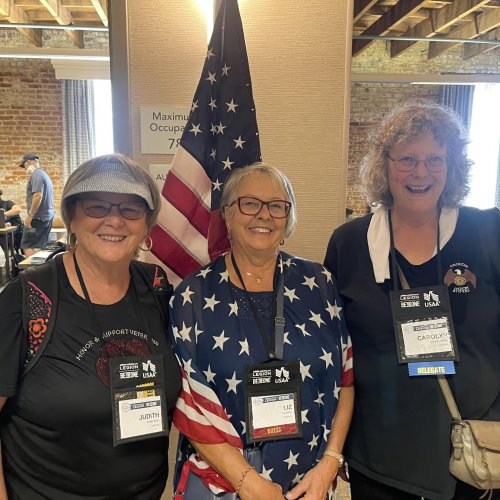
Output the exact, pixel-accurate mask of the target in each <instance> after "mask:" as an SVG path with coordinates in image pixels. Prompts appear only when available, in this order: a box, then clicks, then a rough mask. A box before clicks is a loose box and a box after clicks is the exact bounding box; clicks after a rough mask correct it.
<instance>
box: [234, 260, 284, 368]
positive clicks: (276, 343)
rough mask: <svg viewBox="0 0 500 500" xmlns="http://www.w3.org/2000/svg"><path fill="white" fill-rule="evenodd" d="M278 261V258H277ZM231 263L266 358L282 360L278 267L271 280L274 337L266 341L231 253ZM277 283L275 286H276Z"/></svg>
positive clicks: (282, 320) (282, 289) (257, 312)
mask: <svg viewBox="0 0 500 500" xmlns="http://www.w3.org/2000/svg"><path fill="white" fill-rule="evenodd" d="M278 260H280V258H279V257H278ZM231 262H232V264H233V267H234V270H235V271H236V275H237V276H238V279H239V280H240V282H241V284H242V286H243V290H244V291H245V298H246V300H247V302H248V303H249V304H250V307H251V308H252V313H253V316H254V318H255V321H256V322H257V327H258V330H259V333H260V336H261V338H262V341H263V342H264V346H265V347H266V350H267V356H268V358H269V360H274V359H283V344H284V337H285V318H284V317H283V302H284V299H283V297H284V284H283V272H280V270H279V267H280V266H279V265H277V266H276V269H275V271H274V278H273V313H274V314H273V317H274V336H271V339H270V340H269V339H268V336H267V335H266V332H265V329H264V323H263V322H262V318H261V316H260V314H259V311H257V308H256V307H255V304H254V302H253V300H252V299H251V298H250V295H249V293H248V290H247V287H246V285H245V281H244V280H243V276H242V275H241V272H240V269H239V267H238V264H237V263H236V260H235V258H234V255H233V252H231ZM276 282H277V286H276Z"/></svg>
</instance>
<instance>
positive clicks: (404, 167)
mask: <svg viewBox="0 0 500 500" xmlns="http://www.w3.org/2000/svg"><path fill="white" fill-rule="evenodd" d="M386 156H387V158H389V160H392V161H393V162H394V165H395V167H396V168H397V169H398V170H399V171H400V172H412V171H413V170H415V169H416V168H417V166H418V164H419V163H423V164H424V165H425V166H426V167H427V170H428V171H429V172H442V171H443V170H445V169H446V158H443V157H441V156H430V157H429V158H426V159H425V160H417V159H416V158H413V157H411V156H403V157H402V158H399V160H396V159H394V158H391V157H390V156H389V155H386Z"/></svg>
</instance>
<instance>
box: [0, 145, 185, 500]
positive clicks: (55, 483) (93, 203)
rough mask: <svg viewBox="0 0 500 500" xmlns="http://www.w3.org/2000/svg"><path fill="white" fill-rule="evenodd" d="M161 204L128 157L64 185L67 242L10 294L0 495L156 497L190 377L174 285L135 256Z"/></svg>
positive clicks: (1, 377) (110, 158) (84, 169)
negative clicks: (174, 314) (174, 322)
mask: <svg viewBox="0 0 500 500" xmlns="http://www.w3.org/2000/svg"><path fill="white" fill-rule="evenodd" d="M159 208H160V197H159V193H158V190H157V188H156V186H155V184H154V181H153V180H152V179H151V178H150V177H149V176H148V174H147V173H146V172H145V171H144V170H143V169H141V168H140V167H139V166H138V165H136V164H135V163H134V162H133V161H131V160H130V159H128V158H126V157H125V156H122V155H118V154H114V155H106V156H100V157H97V158H93V159H91V160H89V161H87V162H85V163H83V164H82V165H81V166H80V167H79V168H78V169H77V170H76V171H75V172H74V173H73V174H72V175H71V176H70V178H69V179H68V182H67V183H66V186H65V188H64V191H63V194H62V206H61V213H62V217H63V220H64V223H65V225H66V228H67V230H68V252H66V253H64V254H62V255H58V256H57V257H56V258H55V259H54V260H52V261H49V262H47V263H46V264H44V265H42V266H40V267H39V268H36V269H34V270H32V271H28V272H27V273H26V275H25V276H24V277H23V278H21V279H16V280H14V281H12V282H11V283H10V284H9V286H8V287H7V288H6V289H5V290H4V292H3V293H2V294H1V295H0V314H1V316H2V322H3V327H2V330H1V333H0V409H2V408H3V409H2V412H1V422H0V430H1V441H2V443H1V444H2V458H3V467H0V499H5V498H7V497H8V498H9V499H10V500H13V499H21V498H22V499H23V500H31V499H35V498H36V499H39V498H51V499H53V500H58V499H59V500H63V499H64V500H70V499H77V498H86V499H89V500H90V499H93V500H104V499H111V498H134V499H144V500H153V499H155V500H156V499H159V498H160V496H161V494H162V492H163V489H164V487H165V482H166V478H167V473H168V468H167V447H168V430H169V427H170V423H171V418H170V417H171V412H172V411H173V407H174V405H175V401H176V399H177V395H178V394H179V391H180V380H181V379H180V371H179V368H178V365H177V362H176V360H175V357H174V355H173V352H172V349H171V345H170V343H169V341H168V339H167V337H166V334H165V331H166V330H165V327H166V323H167V322H168V310H167V309H166V308H165V307H164V305H165V304H166V303H168V299H169V295H170V293H171V291H172V288H171V286H170V285H169V284H168V281H167V279H166V277H165V275H164V273H163V272H162V270H161V269H160V268H158V267H157V266H154V265H151V264H145V263H141V262H137V261H136V260H134V257H135V255H136V254H137V251H138V249H139V248H140V247H141V246H144V245H145V246H146V249H147V248H150V245H148V242H149V243H150V242H151V240H150V239H149V237H148V233H149V230H150V228H151V227H152V225H153V224H154V222H155V220H156V217H157V214H158V211H159ZM23 297H24V300H23ZM26 316H29V321H23V318H26Z"/></svg>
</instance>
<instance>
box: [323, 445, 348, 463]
mask: <svg viewBox="0 0 500 500" xmlns="http://www.w3.org/2000/svg"><path fill="white" fill-rule="evenodd" d="M325 455H326V456H327V457H332V458H335V459H336V460H337V461H338V462H339V468H340V467H342V466H343V465H344V462H345V459H344V455H342V453H339V452H337V451H335V450H332V449H331V448H327V449H326V450H325V451H324V452H323V456H325Z"/></svg>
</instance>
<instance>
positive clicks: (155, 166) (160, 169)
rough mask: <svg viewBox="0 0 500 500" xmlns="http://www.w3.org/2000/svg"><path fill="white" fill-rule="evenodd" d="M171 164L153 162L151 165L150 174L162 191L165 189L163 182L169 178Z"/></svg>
mask: <svg viewBox="0 0 500 500" xmlns="http://www.w3.org/2000/svg"><path fill="white" fill-rule="evenodd" d="M170 166H171V165H170V164H168V165H167V164H166V163H151V164H150V165H149V175H151V177H152V178H153V180H154V181H155V182H156V185H157V186H158V189H159V190H160V193H161V190H162V189H163V184H164V182H165V179H166V178H167V173H168V171H169V170H170Z"/></svg>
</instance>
